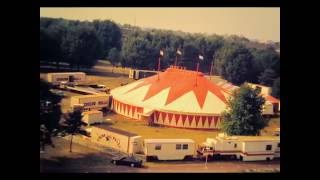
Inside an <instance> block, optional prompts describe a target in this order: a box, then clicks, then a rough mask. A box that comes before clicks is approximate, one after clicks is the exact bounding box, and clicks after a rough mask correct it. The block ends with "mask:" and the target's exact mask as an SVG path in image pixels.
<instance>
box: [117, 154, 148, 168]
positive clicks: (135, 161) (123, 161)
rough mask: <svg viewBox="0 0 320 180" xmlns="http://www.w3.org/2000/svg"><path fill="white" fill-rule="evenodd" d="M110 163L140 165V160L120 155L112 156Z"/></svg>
mask: <svg viewBox="0 0 320 180" xmlns="http://www.w3.org/2000/svg"><path fill="white" fill-rule="evenodd" d="M111 163H112V164H115V165H126V166H131V167H142V160H138V159H136V158H134V157H133V156H122V157H117V158H112V160H111Z"/></svg>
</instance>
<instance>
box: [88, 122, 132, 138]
mask: <svg viewBox="0 0 320 180" xmlns="http://www.w3.org/2000/svg"><path fill="white" fill-rule="evenodd" d="M92 127H96V128H100V129H104V130H107V131H111V132H114V133H118V134H121V135H125V136H129V137H133V136H138V134H135V133H131V132H128V131H124V130H121V129H116V128H112V127H110V126H109V125H106V124H97V125H92Z"/></svg>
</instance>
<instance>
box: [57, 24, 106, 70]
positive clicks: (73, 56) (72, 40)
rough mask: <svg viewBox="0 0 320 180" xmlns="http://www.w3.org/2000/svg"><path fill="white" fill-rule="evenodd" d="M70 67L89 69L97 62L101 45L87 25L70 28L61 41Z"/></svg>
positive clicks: (91, 28)
mask: <svg viewBox="0 0 320 180" xmlns="http://www.w3.org/2000/svg"><path fill="white" fill-rule="evenodd" d="M62 47H63V50H64V52H65V57H66V58H67V60H68V62H69V64H70V67H71V68H72V67H73V66H75V65H76V66H77V69H78V70H79V69H80V67H87V68H91V67H92V66H93V65H95V63H96V62H97V59H98V55H99V54H100V53H99V51H100V50H101V44H100V41H99V40H98V36H97V35H96V32H95V31H94V29H93V27H91V26H89V25H87V24H79V25H77V26H71V27H70V28H69V29H68V32H67V33H66V36H65V37H64V39H63V41H62Z"/></svg>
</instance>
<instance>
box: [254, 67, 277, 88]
mask: <svg viewBox="0 0 320 180" xmlns="http://www.w3.org/2000/svg"><path fill="white" fill-rule="evenodd" d="M258 78H259V82H260V84H263V85H266V86H272V84H273V81H274V79H275V78H276V73H275V72H274V70H272V69H266V70H264V71H263V72H262V73H261V75H260V76H259V77H258Z"/></svg>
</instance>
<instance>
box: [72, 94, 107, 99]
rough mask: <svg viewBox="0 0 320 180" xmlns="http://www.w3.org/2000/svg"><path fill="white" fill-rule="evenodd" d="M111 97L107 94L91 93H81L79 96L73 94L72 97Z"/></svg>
mask: <svg viewBox="0 0 320 180" xmlns="http://www.w3.org/2000/svg"><path fill="white" fill-rule="evenodd" d="M102 96H105V97H109V96H108V95H107V94H90V95H79V96H72V97H71V98H93V97H102Z"/></svg>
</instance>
